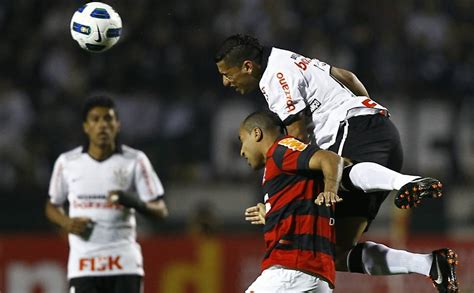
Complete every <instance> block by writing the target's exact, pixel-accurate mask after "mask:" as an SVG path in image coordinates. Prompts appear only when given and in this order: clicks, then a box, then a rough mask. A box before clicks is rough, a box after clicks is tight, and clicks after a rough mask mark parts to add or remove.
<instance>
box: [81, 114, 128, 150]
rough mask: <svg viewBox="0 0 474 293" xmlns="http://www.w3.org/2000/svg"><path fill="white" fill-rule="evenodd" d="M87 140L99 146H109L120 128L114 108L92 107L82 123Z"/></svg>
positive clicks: (113, 141)
mask: <svg viewBox="0 0 474 293" xmlns="http://www.w3.org/2000/svg"><path fill="white" fill-rule="evenodd" d="M83 128H84V132H85V133H86V135H87V136H88V137H89V142H90V143H91V144H94V145H96V146H99V147H107V146H111V145H113V144H114V143H115V138H116V137H117V134H118V132H119V130H120V122H119V121H118V119H117V115H116V114H115V111H114V109H110V108H106V107H94V108H92V109H91V110H90V111H89V113H88V114H87V119H86V121H85V122H84V124H83Z"/></svg>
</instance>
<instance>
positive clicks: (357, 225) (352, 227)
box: [336, 217, 368, 271]
mask: <svg viewBox="0 0 474 293" xmlns="http://www.w3.org/2000/svg"><path fill="white" fill-rule="evenodd" d="M367 223H368V221H367V218H365V217H347V218H338V219H337V220H336V270H337V271H347V265H346V258H347V253H348V252H349V251H350V250H351V249H352V247H353V246H354V245H356V244H357V242H359V239H360V238H361V236H362V234H363V233H364V230H365V228H366V227H367Z"/></svg>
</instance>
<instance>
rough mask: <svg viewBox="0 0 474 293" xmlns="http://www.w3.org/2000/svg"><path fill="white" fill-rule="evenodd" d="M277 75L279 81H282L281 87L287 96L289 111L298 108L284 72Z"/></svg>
mask: <svg viewBox="0 0 474 293" xmlns="http://www.w3.org/2000/svg"><path fill="white" fill-rule="evenodd" d="M276 77H277V78H278V81H279V82H280V85H281V88H282V89H283V92H284V93H285V98H286V108H287V109H288V112H291V111H293V110H295V109H296V107H295V104H294V103H293V99H292V98H291V92H290V87H289V86H288V83H287V82H286V79H285V76H284V75H283V73H281V72H278V73H277V74H276Z"/></svg>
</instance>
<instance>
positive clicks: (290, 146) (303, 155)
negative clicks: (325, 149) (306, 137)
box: [273, 137, 320, 174]
mask: <svg viewBox="0 0 474 293" xmlns="http://www.w3.org/2000/svg"><path fill="white" fill-rule="evenodd" d="M318 150H320V148H319V147H317V146H316V145H309V144H305V143H303V142H301V141H299V140H297V139H296V138H292V137H290V138H284V139H282V140H281V141H279V142H278V146H277V147H276V148H275V151H274V152H273V160H274V161H275V164H276V165H277V166H278V168H280V170H282V171H283V172H288V173H293V174H307V172H308V171H310V168H309V161H310V160H311V157H312V156H313V154H314V153H315V152H317V151H318Z"/></svg>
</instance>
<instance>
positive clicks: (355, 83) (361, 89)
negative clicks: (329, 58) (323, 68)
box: [331, 66, 370, 98]
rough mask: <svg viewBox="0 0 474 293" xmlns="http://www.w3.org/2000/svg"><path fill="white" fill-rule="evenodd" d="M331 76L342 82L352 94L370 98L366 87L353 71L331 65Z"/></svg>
mask: <svg viewBox="0 0 474 293" xmlns="http://www.w3.org/2000/svg"><path fill="white" fill-rule="evenodd" d="M331 76H333V77H334V78H336V79H337V80H338V81H340V82H342V83H343V84H344V85H345V86H346V87H347V88H348V89H349V90H350V91H351V92H352V93H353V94H354V95H356V96H366V97H368V98H370V96H369V93H368V92H367V89H366V88H365V86H364V85H363V84H362V82H361V81H360V80H359V79H358V78H357V76H356V75H355V74H354V73H352V72H350V71H348V70H345V69H342V68H337V67H334V66H333V67H331Z"/></svg>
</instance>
